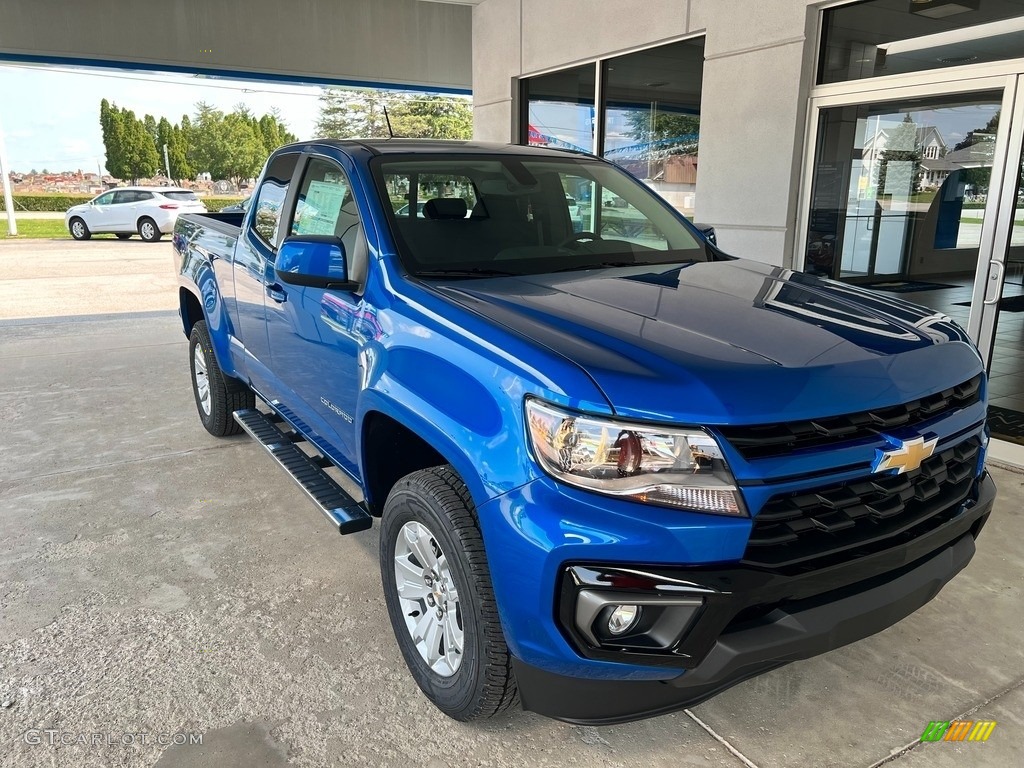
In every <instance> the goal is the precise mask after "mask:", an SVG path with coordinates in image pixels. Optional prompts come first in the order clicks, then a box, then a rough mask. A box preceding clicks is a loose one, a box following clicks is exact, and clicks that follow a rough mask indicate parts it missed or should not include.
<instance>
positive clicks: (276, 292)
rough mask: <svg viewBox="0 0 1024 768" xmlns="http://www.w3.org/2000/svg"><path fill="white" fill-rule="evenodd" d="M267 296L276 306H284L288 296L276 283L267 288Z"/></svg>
mask: <svg viewBox="0 0 1024 768" xmlns="http://www.w3.org/2000/svg"><path fill="white" fill-rule="evenodd" d="M267 296H269V297H270V298H272V299H273V300H274V301H276V302H277V303H278V304H284V303H285V302H286V301H288V294H287V293H285V291H284V288H282V287H281V286H280V285H279V284H278V283H274V284H273V285H268V286H267Z"/></svg>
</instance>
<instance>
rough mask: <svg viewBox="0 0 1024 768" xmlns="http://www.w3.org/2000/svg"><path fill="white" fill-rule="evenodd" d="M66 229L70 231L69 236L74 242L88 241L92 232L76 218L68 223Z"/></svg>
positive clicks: (83, 222)
mask: <svg viewBox="0 0 1024 768" xmlns="http://www.w3.org/2000/svg"><path fill="white" fill-rule="evenodd" d="M68 229H69V230H71V236H72V237H73V238H75V240H88V239H89V238H90V237H92V232H90V231H89V227H88V225H87V224H86V223H85V221H83V220H82V219H79V218H78V217H77V216H76V217H75V218H73V219H72V220H71V221H70V222H68Z"/></svg>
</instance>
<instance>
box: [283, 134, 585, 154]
mask: <svg viewBox="0 0 1024 768" xmlns="http://www.w3.org/2000/svg"><path fill="white" fill-rule="evenodd" d="M310 145H318V146H328V147H337V148H339V149H353V148H361V149H364V150H368V151H369V152H371V153H372V154H374V155H393V154H417V153H422V154H452V153H459V154H487V155H494V154H502V155H533V156H536V157H565V156H566V155H573V156H580V155H581V154H583V153H580V152H574V151H572V150H566V149H555V148H552V147H535V146H526V145H523V144H499V143H492V142H485V141H453V140H447V139H398V138H395V139H310V140H309V141H298V142H295V143H294V144H288V145H286V146H287V147H294V148H296V149H298V148H301V147H308V146H310ZM284 148H285V147H281V149H284ZM584 156H588V155H584Z"/></svg>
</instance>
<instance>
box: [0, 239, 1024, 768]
mask: <svg viewBox="0 0 1024 768" xmlns="http://www.w3.org/2000/svg"><path fill="white" fill-rule="evenodd" d="M23 245H24V244H23V243H20V242H19V243H3V244H0V266H2V267H3V270H2V271H0V274H8V273H9V272H10V269H11V267H12V265H15V266H16V264H15V263H17V264H21V263H22V262H24V261H26V260H28V261H30V262H31V261H32V260H33V259H34V260H35V263H36V265H37V268H38V269H39V271H40V272H41V273H42V274H46V275H49V276H52V277H54V278H55V279H54V280H51V279H49V278H40V282H39V283H38V284H37V285H38V286H39V287H37V288H35V289H32V290H25V291H24V297H23V299H22V300H23V301H24V302H25V303H24V304H23V305H20V306H24V307H26V309H25V310H24V311H25V312H26V313H27V314H28V315H30V316H29V317H22V318H20V319H15V318H10V319H7V320H2V321H0V418H2V420H3V424H4V429H3V430H2V431H0V467H2V470H0V764H2V765H3V766H4V767H5V768H7V767H8V766H12V767H21V766H37V765H52V766H76V768H77V767H78V766H108V765H121V766H154V765H155V766H159V768H174V767H175V766H193V767H196V768H205V767H207V766H211V767H212V766H216V767H217V768H231V767H232V766H239V767H241V766H283V765H297V766H321V765H339V766H363V765H375V766H376V765H381V766H403V767H405V766H431V767H434V766H437V767H440V766H449V765H453V766H471V765H472V766H476V765H487V766H497V767H502V768H503V767H504V766H509V767H512V766H516V767H518V766H523V765H528V766H532V765H543V766H645V767H646V766H665V767H666V768H668V767H669V766H672V768H676V767H677V766H744V765H746V766H750V765H755V766H759V767H760V768H767V767H768V766H815V767H818V766H850V767H851V768H867V767H868V766H873V765H875V766H877V765H880V764H881V763H883V762H885V761H889V762H888V763H886V764H888V765H891V766H893V768H917V767H918V766H954V765H970V766H975V767H977V766H980V767H982V768H985V767H987V766H991V767H992V768H996V767H999V768H1002V767H1003V766H1010V765H1022V764H1024V687H1022V684H1024V647H1022V645H1021V643H1020V638H1021V637H1024V611H1022V608H1024V590H1022V587H1024V514H1022V509H1024V504H1022V502H1024V475H1020V474H1017V473H1014V472H1009V471H1005V470H1000V469H994V470H993V472H994V475H995V477H996V480H997V483H998V485H999V489H1000V497H999V500H998V502H997V507H996V510H995V513H994V514H993V516H992V519H991V521H990V522H989V525H988V527H987V528H986V529H985V531H984V533H983V534H982V536H981V539H980V540H979V552H978V554H977V556H976V557H975V559H974V561H973V562H972V563H971V565H970V566H969V567H968V568H967V570H966V571H965V572H964V573H962V574H961V575H960V576H959V577H958V578H957V579H956V580H954V581H953V582H952V583H951V584H950V585H949V586H948V587H947V588H946V589H945V590H944V591H943V592H942V593H941V594H940V595H939V597H938V598H937V599H936V600H934V601H933V602H932V603H930V604H929V605H927V606H926V607H925V608H923V609H922V610H921V611H919V612H917V613H916V614H914V615H913V616H911V617H909V618H908V619H906V620H904V621H902V622H900V623H899V624H898V625H896V626H895V627H892V628H890V629H889V630H886V631H885V632H882V633H881V634H879V635H876V636H874V637H872V638H869V639H867V640H864V641H862V642H860V643H856V644H854V645H852V646H849V647H847V648H844V649H840V650H838V651H835V652H833V653H830V654H827V655H826V656H823V657H819V658H817V659H813V660H810V661H806V662H800V663H797V664H793V665H790V666H788V667H785V668H783V669H780V670H776V671H775V672H772V673H769V674H768V675H764V676H762V677H759V678H755V679H754V680H751V681H748V682H746V683H744V684H741V685H739V686H737V687H735V688H733V689H731V690H730V691H727V692H726V693H724V694H722V695H720V696H718V697H716V698H714V699H712V700H711V701H709V702H707V703H705V704H703V705H701V706H699V707H696V708H695V709H694V711H693V716H690V715H688V714H686V713H678V714H675V715H670V716H665V717H660V718H655V719H652V720H647V721H642V722H638V723H632V724H628V725H621V726H614V727H607V728H589V727H586V728H584V727H576V726H569V725H565V724H561V723H557V722H554V721H550V720H545V719H543V718H540V717H538V716H535V715H532V714H526V713H515V714H512V715H509V716H506V717H502V718H499V719H497V720H494V721H491V722H487V723H482V724H473V725H464V724H460V723H456V722H453V721H451V720H448V719H447V718H445V717H444V716H443V715H441V714H440V713H439V712H437V711H436V710H435V709H434V708H433V707H432V706H431V705H430V704H428V703H427V702H426V700H425V699H424V698H423V697H422V695H420V693H419V691H418V689H417V688H416V686H415V684H414V683H413V682H412V679H411V677H410V676H409V674H408V672H407V670H406V669H405V666H404V662H403V661H402V658H401V655H400V653H399V652H398V649H397V647H396V645H395V643H394V640H393V638H392V635H391V629H390V625H389V623H388V619H387V614H386V610H385V607H384V603H383V597H382V594H381V588H380V579H379V571H378V565H377V532H376V529H374V530H371V531H367V532H364V533H361V534H357V535H354V536H348V537H344V538H342V537H339V536H338V535H337V534H336V533H334V532H333V531H332V530H331V529H330V528H329V526H328V525H327V524H326V522H324V520H323V518H322V517H321V515H320V514H319V513H318V512H317V511H316V510H315V509H313V507H312V506H310V504H309V502H308V501H307V499H306V497H305V496H304V494H303V493H302V491H301V490H299V489H298V488H297V487H295V486H294V485H293V484H292V483H291V482H290V481H289V480H288V479H287V478H286V477H285V476H284V474H283V473H282V472H281V470H280V469H278V468H277V467H276V465H275V464H274V463H273V462H272V461H271V460H270V459H269V458H268V457H266V456H265V455H264V454H263V451H262V450H261V449H260V448H258V447H257V446H256V445H255V444H254V443H252V442H251V441H249V440H248V438H245V437H237V438H231V439H227V440H217V439H215V438H212V437H210V436H209V435H208V434H207V433H206V432H205V431H204V430H203V429H202V427H201V425H200V424H199V420H198V418H197V416H196V414H195V405H194V402H193V399H192V395H191V390H190V386H189V377H188V365H187V346H186V342H185V338H184V336H183V335H182V334H181V332H180V328H179V325H178V320H177V317H176V316H175V313H174V312H173V311H172V310H170V309H169V308H168V307H166V306H165V307H164V308H162V309H161V308H159V307H158V306H157V307H154V306H153V305H154V303H156V300H157V298H158V297H159V296H161V293H160V291H163V290H168V291H170V292H171V297H172V299H173V290H174V283H173V279H172V278H173V273H172V272H171V273H170V274H169V275H165V274H164V273H163V271H162V270H163V267H161V266H160V265H161V263H163V264H167V261H162V260H169V258H170V255H169V247H168V246H166V245H157V246H149V245H146V244H142V243H138V244H136V243H134V242H128V243H115V242H107V243H96V244H95V245H99V246H102V247H101V248H97V249H96V250H95V251H89V252H88V254H89V255H88V256H86V257H84V259H85V260H84V261H83V260H81V257H80V258H79V260H74V259H68V258H67V257H66V255H65V253H64V252H63V251H60V252H46V251H43V252H39V253H34V252H31V251H22V250H20V248H21V247H22V246H23ZM71 245H74V246H76V247H77V246H78V245H80V244H78V243H75V244H68V247H70V246H71ZM85 245H89V244H85ZM11 246H15V247H14V248H11ZM122 249H124V250H122ZM161 251H162V253H161ZM83 253H86V252H84V251H83V252H76V256H80V254H83ZM137 254H142V255H141V256H139V257H138V258H139V259H140V261H139V262H138V263H136V264H135V265H134V266H132V265H133V263H134V262H133V259H134V258H135V257H136V255H137ZM90 260H91V262H92V263H93V265H94V270H93V271H96V272H98V273H100V279H101V281H106V282H112V283H114V284H115V286H114V287H112V288H111V290H110V292H109V294H107V298H106V301H107V302H108V303H107V305H106V307H105V310H106V311H102V309H103V308H101V307H97V306H94V305H93V304H92V303H91V302H92V299H89V300H86V299H84V298H82V297H75V296H73V295H69V296H67V297H66V300H65V301H64V303H63V304H61V303H57V304H54V303H53V301H52V300H51V296H52V291H53V290H55V289H53V288H52V286H51V283H56V284H57V285H60V284H61V283H60V281H61V280H63V279H64V278H63V277H62V276H61V271H60V268H59V267H60V265H61V264H66V268H67V269H68V270H72V271H75V270H81V271H80V272H75V274H74V275H73V277H74V279H78V280H86V279H87V278H88V277H89V272H90V268H87V266H86V264H87V263H88V262H89V261H90ZM122 260H125V262H126V263H125V265H124V268H123V269H121V268H120V262H121V261H122ZM18 268H20V267H18ZM136 270H137V271H136ZM139 274H146V275H149V276H150V277H149V278H148V279H149V280H150V282H151V285H150V289H151V290H147V291H143V292H138V293H136V292H135V291H133V285H134V284H133V283H132V281H133V280H134V279H136V278H135V276H136V275H139ZM18 279H19V280H25V279H28V278H27V277H23V278H18ZM85 284H89V285H93V284H92V283H85ZM117 284H119V285H120V287H119V288H118V287H117ZM10 290H11V287H10V285H9V284H8V283H7V282H5V281H4V280H0V308H4V307H3V305H4V304H5V303H6V299H4V298H3V297H5V296H6V297H8V298H9V297H10V296H11V295H12V294H11V293H7V294H5V293H4V291H10ZM68 290H69V292H70V293H71V294H73V293H74V291H73V290H71V288H70V287H68ZM33 296H35V297H36V304H33V301H32V298H33ZM161 300H163V301H164V303H165V305H173V301H172V300H171V299H167V298H166V297H164V298H163V299H161ZM36 305H38V306H36ZM62 306H74V307H76V308H77V310H78V312H79V314H78V316H77V317H60V316H47V314H46V309H47V307H53V308H60V307H62ZM5 309H6V308H5ZM7 311H8V312H9V309H7ZM33 314H34V315H35V316H31V315H33ZM57 314H59V313H57V312H54V311H53V310H51V312H50V315H57ZM961 716H962V717H965V718H967V719H982V718H987V719H995V720H997V721H998V726H997V727H996V729H995V731H994V732H993V734H992V736H991V738H990V739H989V740H988V742H986V743H983V744H976V743H961V744H953V743H943V742H939V743H935V744H920V743H919V742H917V739H918V737H919V736H920V734H921V732H922V731H923V730H924V727H925V725H926V724H927V723H928V721H930V720H949V719H954V718H957V717H961ZM47 731H51V732H52V735H50V734H47ZM712 732H713V733H712ZM26 734H27V735H26ZM93 734H97V735H98V736H99V738H97V737H94V736H93ZM142 734H145V737H143V735H142ZM178 734H184V736H183V738H186V739H187V738H189V737H191V735H193V734H201V735H202V739H203V743H202V745H191V746H189V745H187V744H186V745H177V746H174V745H172V746H165V745H164V744H159V743H156V742H157V740H159V739H160V738H161V737H163V740H164V741H174V740H175V738H179V737H178V736H177V735H178ZM79 735H84V738H85V740H86V741H87V742H91V741H93V740H96V741H98V743H96V744H93V743H86V744H79V743H73V742H75V741H77V739H78V737H79ZM144 738H145V741H146V742H147V743H142V742H143V739H144ZM48 739H49V740H53V739H56V740H57V742H58V744H57V745H52V744H50V743H48V741H47V740H48ZM61 740H63V741H65V742H67V741H71V742H72V743H65V744H60V743H59V742H60V741H61ZM126 740H127V741H128V742H129V743H124V742H125V741H126ZM109 742H113V743H109Z"/></svg>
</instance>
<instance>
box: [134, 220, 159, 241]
mask: <svg viewBox="0 0 1024 768" xmlns="http://www.w3.org/2000/svg"><path fill="white" fill-rule="evenodd" d="M139 237H141V238H142V239H143V240H145V241H146V242H147V243H155V242H156V241H157V240H159V239H160V238H161V237H163V234H162V233H161V232H160V228H159V227H158V226H157V225H156V222H155V221H153V220H152V219H151V218H149V217H146V218H143V219H139Z"/></svg>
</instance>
